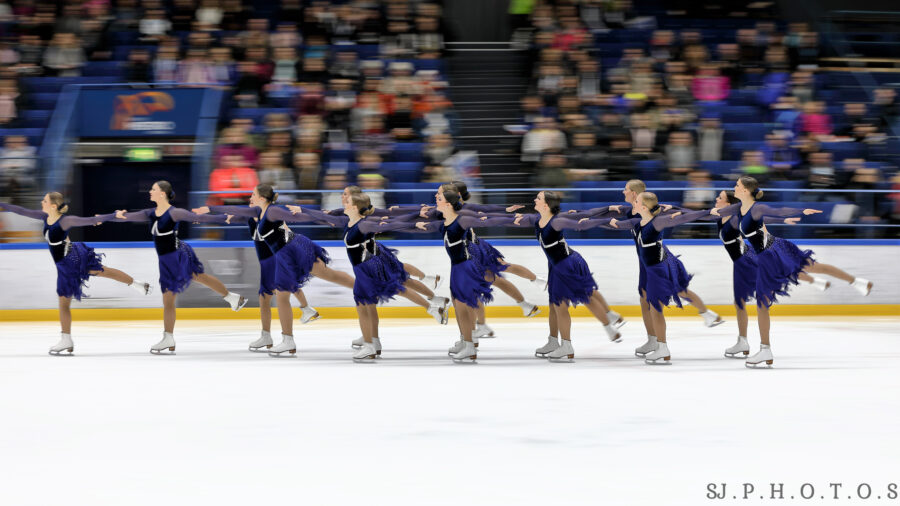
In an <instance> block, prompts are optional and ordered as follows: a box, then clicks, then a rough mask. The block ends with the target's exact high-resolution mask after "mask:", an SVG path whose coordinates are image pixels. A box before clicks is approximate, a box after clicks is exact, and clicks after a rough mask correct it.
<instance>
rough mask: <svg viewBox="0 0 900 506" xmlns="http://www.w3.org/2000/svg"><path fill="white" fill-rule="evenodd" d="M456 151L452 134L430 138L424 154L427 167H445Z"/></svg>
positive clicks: (436, 135)
mask: <svg viewBox="0 0 900 506" xmlns="http://www.w3.org/2000/svg"><path fill="white" fill-rule="evenodd" d="M456 151H457V150H456V147H455V146H454V145H453V138H452V137H450V134H435V135H432V136H431V137H429V138H428V141H427V142H426V144H425V148H424V149H423V151H422V154H423V155H424V156H425V164H426V165H443V164H444V162H445V161H446V160H447V159H448V158H450V157H451V156H453V154H454V153H456Z"/></svg>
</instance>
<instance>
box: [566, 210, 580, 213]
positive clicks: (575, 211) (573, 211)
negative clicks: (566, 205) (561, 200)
mask: <svg viewBox="0 0 900 506" xmlns="http://www.w3.org/2000/svg"><path fill="white" fill-rule="evenodd" d="M566 212H567V213H569V214H575V213H577V212H578V210H577V209H569V210H568V211H566Z"/></svg>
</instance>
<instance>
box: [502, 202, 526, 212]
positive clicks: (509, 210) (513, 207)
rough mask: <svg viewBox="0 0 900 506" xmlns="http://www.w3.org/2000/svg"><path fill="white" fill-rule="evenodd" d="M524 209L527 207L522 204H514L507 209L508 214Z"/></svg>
mask: <svg viewBox="0 0 900 506" xmlns="http://www.w3.org/2000/svg"><path fill="white" fill-rule="evenodd" d="M523 207H525V206H523V205H522V204H513V205H511V206H509V207H507V208H506V212H508V213H511V212H513V211H518V210H519V209H522V208H523Z"/></svg>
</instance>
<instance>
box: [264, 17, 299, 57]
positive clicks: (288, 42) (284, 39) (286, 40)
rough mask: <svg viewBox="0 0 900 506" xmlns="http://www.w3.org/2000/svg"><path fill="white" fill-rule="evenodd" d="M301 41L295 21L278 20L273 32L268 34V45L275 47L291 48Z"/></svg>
mask: <svg viewBox="0 0 900 506" xmlns="http://www.w3.org/2000/svg"><path fill="white" fill-rule="evenodd" d="M281 19H284V18H281ZM301 43H302V40H301V39H300V33H299V32H298V31H297V25H296V24H295V23H289V22H280V23H278V26H277V27H276V28H275V33H272V34H271V35H269V46H271V47H272V48H275V49H278V48H282V47H287V48H291V49H293V48H295V47H297V46H299V45H300V44H301Z"/></svg>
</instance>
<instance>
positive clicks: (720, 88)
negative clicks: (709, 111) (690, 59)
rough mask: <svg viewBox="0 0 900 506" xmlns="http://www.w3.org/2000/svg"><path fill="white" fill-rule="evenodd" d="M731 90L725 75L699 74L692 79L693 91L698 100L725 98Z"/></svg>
mask: <svg viewBox="0 0 900 506" xmlns="http://www.w3.org/2000/svg"><path fill="white" fill-rule="evenodd" d="M730 90H731V84H730V83H729V82H728V78H727V77H725V76H697V77H695V78H694V80H693V81H691V93H693V95H694V98H696V99H697V100H709V101H714V100H725V99H726V98H728V92H729V91H730Z"/></svg>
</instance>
